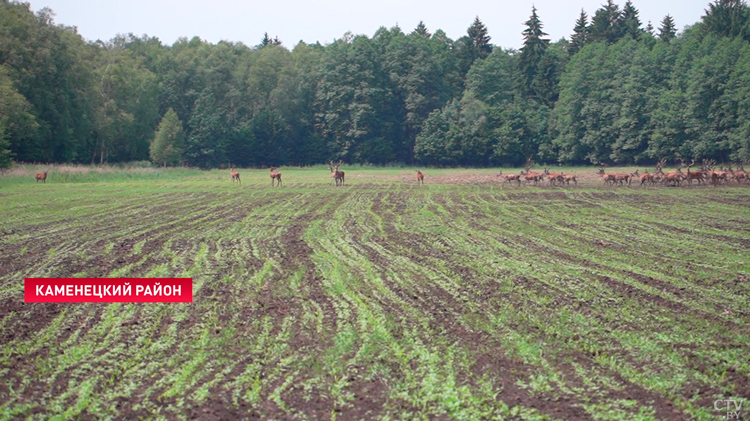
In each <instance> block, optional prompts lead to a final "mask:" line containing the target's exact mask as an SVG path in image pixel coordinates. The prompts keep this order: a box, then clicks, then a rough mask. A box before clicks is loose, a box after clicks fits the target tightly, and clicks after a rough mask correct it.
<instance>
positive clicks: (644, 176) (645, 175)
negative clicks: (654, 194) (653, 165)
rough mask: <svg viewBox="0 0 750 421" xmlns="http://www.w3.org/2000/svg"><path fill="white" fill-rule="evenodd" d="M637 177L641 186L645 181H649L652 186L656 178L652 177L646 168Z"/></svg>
mask: <svg viewBox="0 0 750 421" xmlns="http://www.w3.org/2000/svg"><path fill="white" fill-rule="evenodd" d="M638 178H639V179H640V180H641V187H643V185H644V184H646V183H650V184H651V185H652V186H653V185H654V183H655V182H656V180H655V179H654V175H653V174H651V173H650V172H648V170H646V172H645V173H642V174H639V175H638Z"/></svg>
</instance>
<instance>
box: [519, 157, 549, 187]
mask: <svg viewBox="0 0 750 421" xmlns="http://www.w3.org/2000/svg"><path fill="white" fill-rule="evenodd" d="M533 165H534V161H533V160H532V159H531V158H529V159H528V160H527V161H526V170H525V171H521V175H522V176H523V179H524V181H526V184H529V181H532V182H533V183H534V185H535V186H536V185H537V183H539V182H540V181H542V180H544V173H539V172H531V167H532V166H533Z"/></svg>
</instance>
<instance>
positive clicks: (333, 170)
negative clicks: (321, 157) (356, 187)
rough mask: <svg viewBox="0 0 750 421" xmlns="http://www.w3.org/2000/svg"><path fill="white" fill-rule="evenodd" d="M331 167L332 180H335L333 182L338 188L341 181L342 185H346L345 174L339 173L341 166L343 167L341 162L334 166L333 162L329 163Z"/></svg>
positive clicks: (329, 167)
mask: <svg viewBox="0 0 750 421" xmlns="http://www.w3.org/2000/svg"><path fill="white" fill-rule="evenodd" d="M329 162H330V163H331V165H329V166H328V169H329V170H330V171H331V178H333V181H334V182H335V183H336V186H338V185H339V181H340V182H341V185H342V186H343V185H344V172H343V171H339V166H340V165H341V162H343V161H341V160H339V162H338V163H337V164H334V163H333V161H329Z"/></svg>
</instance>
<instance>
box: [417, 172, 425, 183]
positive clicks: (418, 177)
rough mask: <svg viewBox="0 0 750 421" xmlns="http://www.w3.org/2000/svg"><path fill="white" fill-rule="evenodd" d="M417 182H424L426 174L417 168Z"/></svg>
mask: <svg viewBox="0 0 750 421" xmlns="http://www.w3.org/2000/svg"><path fill="white" fill-rule="evenodd" d="M417 184H424V174H422V171H419V170H417Z"/></svg>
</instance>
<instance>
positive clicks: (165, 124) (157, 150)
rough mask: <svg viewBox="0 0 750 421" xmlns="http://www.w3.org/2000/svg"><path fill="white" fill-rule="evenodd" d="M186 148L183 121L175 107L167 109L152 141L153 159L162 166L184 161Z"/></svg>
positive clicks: (151, 151) (151, 154)
mask: <svg viewBox="0 0 750 421" xmlns="http://www.w3.org/2000/svg"><path fill="white" fill-rule="evenodd" d="M184 149H185V133H184V131H183V129H182V122H181V121H180V118H179V117H177V113H175V112H174V110H173V109H171V108H170V109H169V110H167V113H166V114H164V117H163V118H162V119H161V123H159V128H158V129H157V130H156V135H155V136H154V140H153V142H151V148H150V156H151V161H152V162H154V163H155V164H159V165H162V166H165V167H166V166H167V165H179V164H180V163H182V156H183V151H184Z"/></svg>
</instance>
